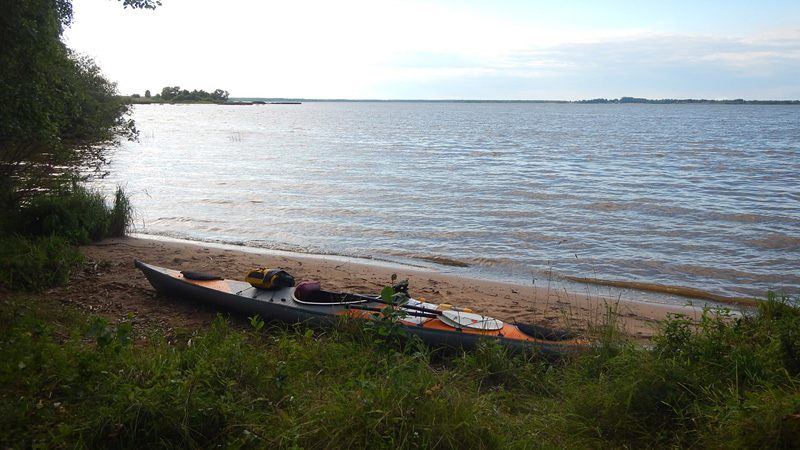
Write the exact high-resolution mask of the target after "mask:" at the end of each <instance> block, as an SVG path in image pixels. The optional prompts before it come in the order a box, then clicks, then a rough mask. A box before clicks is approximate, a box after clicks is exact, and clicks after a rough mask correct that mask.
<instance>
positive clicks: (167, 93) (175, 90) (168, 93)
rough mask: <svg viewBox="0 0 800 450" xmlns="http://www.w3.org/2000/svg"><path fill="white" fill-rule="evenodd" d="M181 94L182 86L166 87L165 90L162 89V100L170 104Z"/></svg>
mask: <svg viewBox="0 0 800 450" xmlns="http://www.w3.org/2000/svg"><path fill="white" fill-rule="evenodd" d="M180 93H181V87H180V86H164V88H163V89H161V99H162V100H164V101H165V102H168V101H170V100H172V99H173V98H175V97H176V96H177V95H178V94H180Z"/></svg>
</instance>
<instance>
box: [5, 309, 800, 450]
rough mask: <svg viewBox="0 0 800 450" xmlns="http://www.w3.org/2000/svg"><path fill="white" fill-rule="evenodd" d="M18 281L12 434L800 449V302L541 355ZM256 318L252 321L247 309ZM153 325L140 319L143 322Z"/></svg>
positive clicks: (39, 444) (301, 443)
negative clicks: (64, 303)
mask: <svg viewBox="0 0 800 450" xmlns="http://www.w3.org/2000/svg"><path fill="white" fill-rule="evenodd" d="M53 310H54V306H53V305H47V304H42V303H41V302H38V301H31V298H19V299H16V301H6V302H3V303H0V396H2V398H3V401H2V402H0V446H2V447H9V448H61V447H65V448H305V449H345V448H346V449H351V448H376V449H396V448H400V449H414V448H434V449H436V448H440V449H450V448H459V449H492V448H498V449H499V448H503V449H505V448H510V449H562V448H588V449H593V448H596V449H606V448H620V449H622V448H656V449H660V448H663V449H667V448H726V449H728V448H733V449H749V448H776V449H792V448H797V447H798V443H800V417H799V415H798V412H800V391H799V390H798V388H799V387H800V373H799V372H798V368H797V366H796V364H797V354H798V353H797V346H798V343H799V342H800V341H798V336H797V333H798V329H800V311H798V309H797V302H796V300H794V299H790V298H788V297H786V296H776V295H774V294H770V296H769V297H768V298H767V299H766V300H765V301H764V302H763V303H762V304H761V307H760V309H759V311H758V312H757V313H755V314H753V315H751V316H748V315H745V316H737V315H734V314H732V313H731V312H730V311H727V310H721V309H706V310H705V312H704V314H703V318H702V319H701V321H700V322H699V323H690V322H688V321H687V320H686V318H685V317H682V316H674V317H671V318H670V319H669V320H666V321H664V322H663V323H662V324H661V331H660V333H659V334H658V337H657V338H656V339H655V340H654V342H653V346H652V347H651V348H643V347H640V346H636V345H633V344H630V343H628V342H625V341H617V342H613V341H608V342H605V343H604V346H603V347H602V348H598V349H594V350H593V351H590V352H587V353H585V354H583V355H582V356H574V357H570V358H562V359H559V360H555V361H552V360H541V359H537V358H533V357H531V356H530V355H524V354H511V353H508V351H507V350H506V349H504V348H503V347H499V346H496V345H491V344H486V345H482V346H480V347H479V348H478V349H477V350H475V351H471V352H452V351H451V352H440V351H435V350H432V349H429V348H426V347H422V346H416V345H405V346H400V347H398V345H397V343H396V342H394V341H389V340H384V341H383V342H380V343H376V342H375V341H376V339H375V334H374V332H373V331H372V330H370V329H368V328H365V327H362V326H359V325H358V323H360V322H355V323H354V322H353V321H350V322H343V323H342V324H340V325H339V326H337V327H334V328H332V329H324V330H320V329H310V328H304V327H288V326H282V327H275V326H265V325H264V323H263V321H260V320H259V319H258V318H253V320H252V321H251V323H252V327H249V328H248V327H245V326H239V327H234V326H231V324H230V322H229V321H227V320H225V319H224V318H222V317H220V318H218V319H217V320H216V321H215V322H214V324H213V326H211V327H210V328H209V329H208V330H205V331H203V332H192V333H189V332H181V331H179V332H176V333H173V334H171V335H169V336H163V335H160V334H158V333H153V332H149V334H147V335H145V334H143V333H144V332H143V331H137V330H136V329H135V328H132V327H131V326H130V325H131V324H130V323H129V322H121V323H117V324H110V323H108V322H106V321H105V320H103V319H97V318H92V317H83V316H82V315H80V314H77V313H75V312H72V311H69V310H66V311H60V312H59V313H58V314H56V315H54V314H53ZM238 322H241V321H238ZM137 333H139V334H137Z"/></svg>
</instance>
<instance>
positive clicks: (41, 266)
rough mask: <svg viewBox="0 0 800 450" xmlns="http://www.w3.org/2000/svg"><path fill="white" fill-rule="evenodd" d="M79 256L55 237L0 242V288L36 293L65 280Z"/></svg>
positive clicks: (16, 238) (3, 240)
mask: <svg viewBox="0 0 800 450" xmlns="http://www.w3.org/2000/svg"><path fill="white" fill-rule="evenodd" d="M82 261H83V256H82V255H81V254H80V253H78V251H77V250H76V249H75V248H74V247H73V246H72V245H71V244H70V243H69V242H68V241H67V240H66V239H64V238H62V237H59V236H48V237H39V238H34V239H27V238H24V237H21V236H18V235H17V236H11V237H6V238H2V239H0V285H2V286H6V287H8V288H10V289H15V290H27V291H34V292H35V291H39V290H41V289H42V288H45V287H51V286H58V285H61V284H64V283H66V282H67V281H68V280H69V277H70V274H71V273H72V270H73V268H74V267H75V266H77V265H78V264H80V263H81V262H82Z"/></svg>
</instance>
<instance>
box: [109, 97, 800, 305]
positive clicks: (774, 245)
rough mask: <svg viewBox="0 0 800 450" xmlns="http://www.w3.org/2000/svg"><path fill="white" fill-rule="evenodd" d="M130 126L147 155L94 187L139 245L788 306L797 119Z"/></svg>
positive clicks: (610, 112)
mask: <svg viewBox="0 0 800 450" xmlns="http://www.w3.org/2000/svg"><path fill="white" fill-rule="evenodd" d="M134 119H135V120H136V123H137V127H138V128H139V130H140V132H141V136H140V141H139V142H138V143H126V144H124V145H123V146H122V147H121V148H120V149H117V150H115V151H114V153H113V154H112V165H111V166H110V169H111V175H110V176H109V177H108V178H106V179H105V180H103V181H102V183H103V185H104V186H105V187H106V188H108V189H109V190H111V189H113V188H114V187H115V186H116V185H123V186H125V187H126V190H127V192H128V193H129V194H130V195H131V197H132V201H133V203H134V206H135V208H136V211H137V223H136V228H137V231H138V232H144V233H148V234H154V235H162V236H171V237H179V238H185V239H191V240H199V241H207V242H223V243H234V244H241V245H247V246H255V247H264V248H271V249H282V250H290V251H300V252H309V253H322V254H337V255H349V256H359V257H371V258H379V259H388V260H395V261H403V262H416V263H420V264H431V263H432V262H434V263H436V262H438V263H439V264H444V265H443V266H440V267H444V268H446V270H448V271H453V272H456V273H459V272H465V273H469V274H472V275H475V274H477V275H478V276H484V277H492V278H502V279H505V280H511V281H521V282H524V283H528V284H530V283H542V282H543V281H542V280H547V279H549V278H558V277H560V276H572V277H579V278H593V279H601V280H613V281H618V280H619V281H632V282H640V283H651V284H657V285H662V286H673V287H676V286H680V287H689V288H694V289H699V290H702V291H706V292H710V293H712V294H717V295H723V296H731V297H753V296H755V297H763V296H765V294H766V292H767V290H768V289H774V290H778V291H788V292H790V293H797V292H800V148H799V147H800V107H794V106H723V105H578V104H517V103H413V102H412V103H363V102H352V103H348V102H320V103H314V102H307V103H304V104H302V105H260V106H214V105H193V106H160V105H144V106H137V107H136V109H135V113H134ZM461 266H466V267H461ZM534 280H535V281H534Z"/></svg>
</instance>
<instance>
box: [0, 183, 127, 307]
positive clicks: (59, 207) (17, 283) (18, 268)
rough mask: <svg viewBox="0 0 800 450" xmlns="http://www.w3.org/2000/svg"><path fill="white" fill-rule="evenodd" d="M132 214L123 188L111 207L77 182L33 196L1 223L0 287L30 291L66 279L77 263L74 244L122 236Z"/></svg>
mask: <svg viewBox="0 0 800 450" xmlns="http://www.w3.org/2000/svg"><path fill="white" fill-rule="evenodd" d="M132 216H133V209H132V207H131V204H130V200H129V199H128V197H127V195H125V192H124V191H123V189H122V188H118V189H117V192H116V194H115V196H114V201H113V203H112V204H111V205H109V204H107V203H106V201H105V199H104V197H103V195H102V194H101V193H100V192H98V191H95V190H91V189H87V188H86V187H84V186H82V185H79V184H75V185H72V186H71V187H69V188H66V189H63V190H59V191H56V192H50V193H46V194H42V195H41V196H38V197H35V198H33V199H32V200H31V202H30V203H28V204H26V205H24V206H23V207H22V208H21V209H20V210H18V211H9V213H8V214H7V215H5V216H4V217H3V219H2V221H1V223H0V233H2V237H0V286H4V287H6V288H10V289H12V290H34V291H35V290H40V289H42V288H45V287H49V286H57V285H60V284H63V283H66V282H67V280H69V275H70V273H71V272H72V270H73V269H74V267H75V266H76V265H77V264H79V263H80V262H81V261H82V258H81V256H80V255H79V254H78V252H77V251H76V249H75V246H76V245H81V244H87V243H89V242H92V241H96V240H99V239H103V238H106V237H112V236H124V235H125V233H126V231H127V228H128V226H129V225H130V224H131V221H132Z"/></svg>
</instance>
